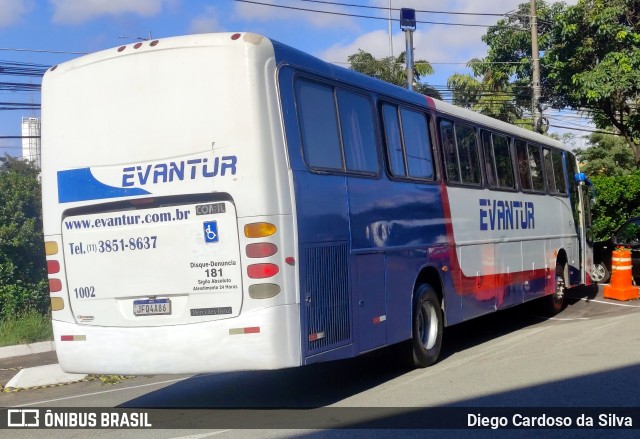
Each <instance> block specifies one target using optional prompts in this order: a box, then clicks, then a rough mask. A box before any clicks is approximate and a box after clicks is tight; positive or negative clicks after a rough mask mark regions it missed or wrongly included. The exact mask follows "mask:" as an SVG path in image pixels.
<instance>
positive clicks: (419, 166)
mask: <svg viewBox="0 0 640 439" xmlns="http://www.w3.org/2000/svg"><path fill="white" fill-rule="evenodd" d="M400 115H401V118H402V134H403V139H404V147H405V153H406V161H407V170H408V172H409V177H415V178H424V179H428V180H432V179H433V157H432V154H431V142H430V140H429V139H430V137H429V128H428V124H427V119H426V117H425V115H424V114H423V113H420V112H417V111H413V110H408V109H406V108H402V109H401V110H400Z"/></svg>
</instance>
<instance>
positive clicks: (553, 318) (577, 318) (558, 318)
mask: <svg viewBox="0 0 640 439" xmlns="http://www.w3.org/2000/svg"><path fill="white" fill-rule="evenodd" d="M536 317H538V318H539V319H543V320H561V321H566V322H570V321H572V320H591V319H590V318H589V317H573V318H566V319H561V318H560V317H540V316H536Z"/></svg>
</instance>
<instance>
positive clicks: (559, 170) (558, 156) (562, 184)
mask: <svg viewBox="0 0 640 439" xmlns="http://www.w3.org/2000/svg"><path fill="white" fill-rule="evenodd" d="M551 158H552V160H553V174H554V175H555V177H556V190H557V191H558V193H561V194H566V193H567V180H566V178H565V175H564V166H562V152H560V151H551Z"/></svg>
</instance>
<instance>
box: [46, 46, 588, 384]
mask: <svg viewBox="0 0 640 439" xmlns="http://www.w3.org/2000/svg"><path fill="white" fill-rule="evenodd" d="M581 175H582V174H580V173H579V170H578V165H577V162H576V159H575V157H574V155H573V154H572V153H571V152H570V151H569V150H568V149H566V148H565V147H563V146H562V144H560V143H559V142H557V141H555V140H553V139H551V138H549V137H546V136H543V135H539V134H536V133H534V132H531V131H528V130H525V129H521V128H517V127H515V126H512V125H509V124H507V123H503V122H500V121H497V120H494V119H492V118H489V117H485V116H483V115H479V114H476V113H474V112H471V111H468V110H465V109H461V108H457V107H455V106H452V105H449V104H446V103H444V102H440V101H438V100H435V99H431V98H429V97H425V96H424V95H421V94H418V93H415V92H412V91H409V90H406V89H403V88H401V87H397V86H395V85H391V84H388V83H385V82H382V81H379V80H376V79H373V78H370V77H367V76H365V75H362V74H359V73H357V72H354V71H351V70H348V69H344V68H341V67H338V66H335V65H332V64H329V63H326V62H323V61H321V60H319V59H317V58H315V57H313V56H311V55H308V54H305V53H303V52H301V51H298V50H296V49H294V48H291V47H289V46H286V45H284V44H281V43H279V42H277V41H273V40H270V39H269V38H266V37H263V36H260V35H257V34H254V33H219V34H202V35H189V36H180V37H171V38H164V39H158V40H153V41H145V42H137V43H135V44H128V45H123V46H120V47H116V48H113V49H109V50H105V51H101V52H97V53H93V54H89V55H86V56H82V57H79V58H77V59H74V60H71V61H68V62H65V63H62V64H59V65H57V66H53V67H51V68H50V69H49V70H48V71H47V72H46V74H45V76H44V79H43V85H42V187H43V218H44V235H45V249H46V257H47V267H48V279H49V287H50V295H51V309H52V320H53V331H54V336H55V344H56V352H57V355H58V359H59V362H60V365H61V366H62V368H63V369H64V370H65V371H68V372H77V373H96V374H112V373H113V374H160V373H163V374H164V373H203V372H220V371H234V370H264V369H278V368H289V367H296V366H302V365H307V364H312V363H318V362H324V361H329V360H338V359H344V358H350V357H355V356H358V355H361V354H363V353H367V352H370V351H373V350H375V349H379V348H383V347H386V346H392V345H394V346H395V347H396V348H397V349H398V359H399V361H400V360H402V361H405V362H407V363H409V364H411V365H413V366H417V367H426V366H429V365H431V364H433V363H435V362H436V361H437V360H438V356H439V353H440V349H441V346H442V337H443V330H444V328H445V327H448V326H451V325H455V324H457V323H460V322H464V321H466V320H469V319H472V318H475V317H478V316H481V315H485V314H488V313H491V312H494V311H497V310H502V309H505V308H509V307H512V306H515V305H519V304H522V303H524V302H528V301H530V300H534V299H540V300H541V301H546V302H547V306H548V308H549V310H550V311H551V312H558V311H559V310H560V309H561V307H562V303H563V299H564V296H565V293H566V291H567V289H568V288H571V287H574V286H577V285H581V284H590V282H591V280H590V277H589V267H590V266H591V265H592V255H591V247H590V244H589V239H588V238H589V235H590V224H589V185H588V184H586V181H587V180H586V179H585V178H583V177H581Z"/></svg>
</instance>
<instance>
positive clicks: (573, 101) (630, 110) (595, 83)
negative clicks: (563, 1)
mask: <svg viewBox="0 0 640 439" xmlns="http://www.w3.org/2000/svg"><path fill="white" fill-rule="evenodd" d="M555 21H556V24H555V26H554V36H553V45H552V46H551V47H550V48H549V50H548V51H547V53H546V54H545V57H544V58H545V65H546V66H547V68H548V78H549V82H550V86H551V89H552V90H553V98H552V99H551V101H552V103H553V104H554V106H555V107H558V108H564V107H569V108H573V109H582V108H587V109H590V110H591V115H592V118H593V121H594V123H595V124H596V126H597V127H598V128H607V127H610V126H613V127H615V128H616V129H617V130H618V132H619V133H620V134H621V135H622V136H623V137H624V139H625V140H626V142H627V144H628V145H629V146H630V148H631V150H632V151H633V154H634V157H635V161H636V163H640V113H639V112H638V104H639V103H640V102H639V101H640V2H639V1H638V0H579V1H578V3H577V4H576V5H575V6H573V7H569V8H567V9H566V10H565V11H564V12H563V13H561V14H558V15H557V16H556V18H555Z"/></svg>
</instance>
